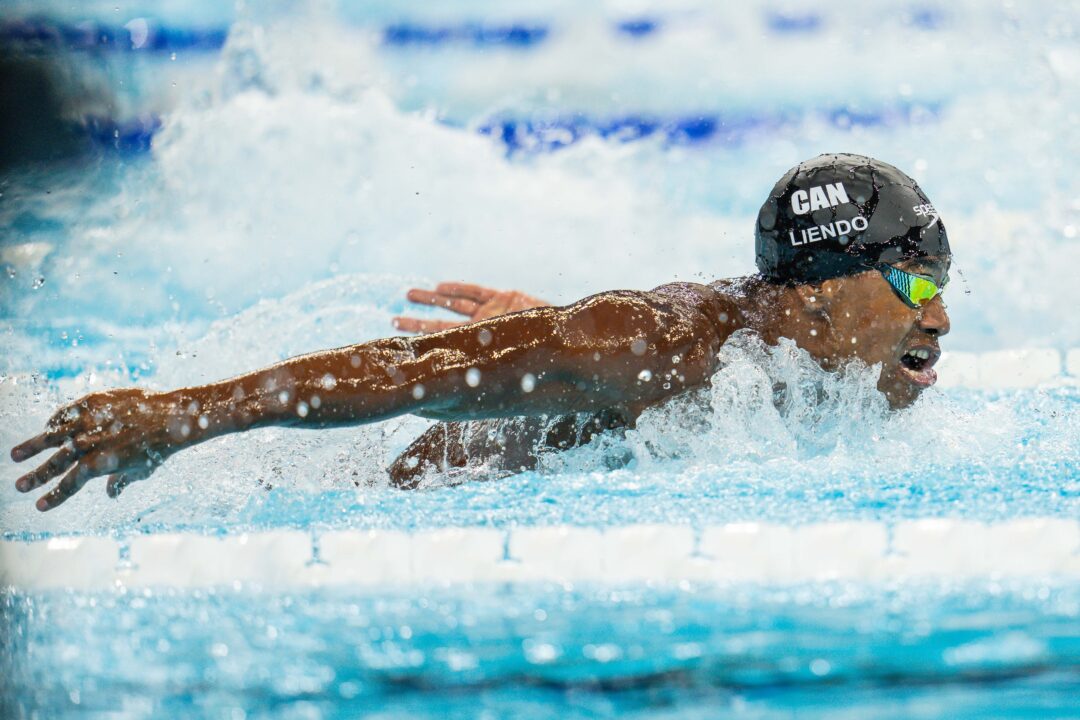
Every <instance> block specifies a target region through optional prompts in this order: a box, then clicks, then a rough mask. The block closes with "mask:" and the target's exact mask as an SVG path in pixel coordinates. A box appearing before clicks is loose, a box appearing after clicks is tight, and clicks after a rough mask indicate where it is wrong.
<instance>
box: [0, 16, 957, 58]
mask: <svg viewBox="0 0 1080 720" xmlns="http://www.w3.org/2000/svg"><path fill="white" fill-rule="evenodd" d="M898 18H899V20H900V21H901V23H902V24H903V26H905V27H908V28H912V29H915V30H922V31H934V30H939V29H941V28H942V27H943V26H944V25H945V24H946V19H947V18H946V15H945V12H944V11H943V10H941V9H939V8H935V7H932V6H923V7H918V8H912V9H907V10H902V11H901V12H900V14H899V15H898ZM676 19H683V18H676ZM672 20H673V18H672V17H666V16H664V15H649V14H644V15H642V14H638V15H627V16H623V17H615V18H611V19H609V20H608V25H609V27H610V29H611V32H612V33H613V34H614V35H615V36H616V37H619V38H622V39H625V40H627V41H628V42H640V41H642V40H645V39H648V38H652V37H654V36H656V35H659V34H660V33H662V32H663V31H664V30H665V29H666V27H667V26H669V25H671V24H672ZM760 22H761V27H762V29H763V30H765V31H766V32H768V33H771V34H773V35H777V36H810V35H817V34H820V33H821V32H823V31H824V30H825V29H826V28H827V26H828V24H829V19H828V17H827V16H826V15H825V14H822V13H819V12H813V11H808V12H781V11H778V10H775V9H764V10H762V12H761V14H760ZM230 27H231V25H225V26H220V25H218V26H201V27H200V26H189V27H182V26H178V25H173V24H170V23H166V22H164V21H161V20H159V19H156V18H153V17H143V16H140V17H135V18H132V19H131V20H129V21H128V22H126V23H123V24H112V23H106V22H99V21H95V20H85V21H82V22H78V21H75V22H73V21H70V20H58V19H50V18H48V17H44V16H31V17H24V18H17V19H10V20H6V21H3V22H0V45H2V46H7V47H8V48H9V49H16V50H18V51H21V52H29V53H35V52H38V53H40V52H55V51H58V50H67V51H78V52H86V51H94V52H119V53H125V52H141V53H171V52H181V51H183V52H202V53H205V52H217V51H219V50H220V49H221V48H222V47H224V45H225V42H226V40H227V39H228V35H229V30H230ZM555 29H556V25H555V24H554V23H551V22H544V21H540V20H534V21H524V20H519V21H484V20H461V21H456V22H442V23H438V22H436V23H432V22H422V21H412V20H404V19H403V20H400V21H397V22H390V23H387V24H385V25H382V26H381V30H380V36H381V42H382V45H383V46H384V47H388V48H393V49H404V48H421V49H422V48H441V47H472V48H475V49H477V50H481V51H482V50H484V49H487V48H510V49H517V50H526V49H533V48H536V47H539V46H541V45H543V44H544V43H545V42H547V41H548V40H549V39H550V38H551V37H552V36H553V35H554V33H555Z"/></svg>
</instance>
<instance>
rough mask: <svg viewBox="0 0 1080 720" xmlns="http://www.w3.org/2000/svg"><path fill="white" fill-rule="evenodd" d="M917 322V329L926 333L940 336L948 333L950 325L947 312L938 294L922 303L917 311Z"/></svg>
mask: <svg viewBox="0 0 1080 720" xmlns="http://www.w3.org/2000/svg"><path fill="white" fill-rule="evenodd" d="M918 324H919V329H921V330H923V331H924V332H925V333H926V334H927V335H934V336H936V337H940V336H942V335H948V334H949V330H951V329H952V325H951V323H950V322H949V313H948V312H946V311H945V303H944V301H943V300H942V299H941V296H940V295H938V296H937V297H935V298H934V299H933V300H931V301H930V302H928V303H926V305H923V307H922V311H921V312H920V313H919V320H918Z"/></svg>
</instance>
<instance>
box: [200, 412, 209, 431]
mask: <svg viewBox="0 0 1080 720" xmlns="http://www.w3.org/2000/svg"><path fill="white" fill-rule="evenodd" d="M199 427H201V428H202V429H203V430H205V429H206V428H208V427H210V419H209V418H208V417H206V416H205V415H200V416H199Z"/></svg>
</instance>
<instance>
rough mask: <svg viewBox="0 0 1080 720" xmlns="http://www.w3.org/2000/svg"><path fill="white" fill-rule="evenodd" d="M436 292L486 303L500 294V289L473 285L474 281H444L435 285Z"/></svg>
mask: <svg viewBox="0 0 1080 720" xmlns="http://www.w3.org/2000/svg"><path fill="white" fill-rule="evenodd" d="M435 292H437V293H439V294H441V295H447V296H449V297H457V298H464V299H466V300H473V301H475V302H478V303H486V302H487V301H488V300H490V299H491V298H493V297H495V296H496V295H498V294H499V292H500V291H499V290H494V289H492V288H486V287H482V286H480V285H473V284H472V283H459V282H444V283H439V284H438V285H436V286H435Z"/></svg>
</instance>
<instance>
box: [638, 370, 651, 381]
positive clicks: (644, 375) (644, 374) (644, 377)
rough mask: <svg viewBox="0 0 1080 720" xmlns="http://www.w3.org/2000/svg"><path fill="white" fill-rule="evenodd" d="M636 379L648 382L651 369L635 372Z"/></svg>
mask: <svg viewBox="0 0 1080 720" xmlns="http://www.w3.org/2000/svg"><path fill="white" fill-rule="evenodd" d="M637 379H638V380H640V381H641V382H649V381H650V380H652V370H642V371H641V372H639V373H638V374H637Z"/></svg>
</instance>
